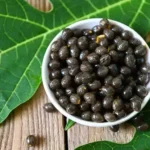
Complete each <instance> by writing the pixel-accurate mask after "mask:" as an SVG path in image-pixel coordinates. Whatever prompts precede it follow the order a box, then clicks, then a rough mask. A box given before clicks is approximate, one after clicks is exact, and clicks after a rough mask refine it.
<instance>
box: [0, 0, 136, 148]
mask: <svg viewBox="0 0 150 150" xmlns="http://www.w3.org/2000/svg"><path fill="white" fill-rule="evenodd" d="M28 2H29V3H30V4H31V5H32V6H33V7H36V8H37V9H40V10H41V11H48V10H49V9H50V5H49V3H48V0H28ZM48 101H49V100H48V98H47V96H46V94H45V92H44V89H43V86H42V85H41V86H40V87H39V90H38V91H37V92H36V94H35V95H34V97H33V98H32V99H31V100H30V101H29V102H27V103H25V104H23V105H21V106H20V107H18V108H17V109H16V110H15V111H13V112H12V113H11V115H10V116H9V117H8V119H7V120H6V121H5V122H4V123H3V124H1V125H0V150H32V149H33V150H74V148H76V147H78V146H80V145H83V144H87V143H89V142H94V141H101V140H109V141H115V142H119V143H126V142H128V141H130V140H131V139H132V136H133V134H134V133H133V132H134V131H133V128H132V127H130V126H128V125H123V126H121V129H120V131H119V132H118V133H112V132H110V130H109V129H108V128H92V127H86V126H81V125H78V124H76V125H75V126H73V127H72V128H71V129H69V130H68V131H67V132H65V131H64V126H65V122H66V119H65V118H64V117H63V116H62V115H61V114H60V113H59V112H56V113H46V112H45V111H44V110H43V105H44V104H45V103H46V102H48ZM30 134H33V135H35V136H36V137H37V140H38V141H37V142H38V145H37V146H35V147H34V148H32V147H30V148H29V147H28V146H27V144H26V137H27V136H28V135H30Z"/></svg>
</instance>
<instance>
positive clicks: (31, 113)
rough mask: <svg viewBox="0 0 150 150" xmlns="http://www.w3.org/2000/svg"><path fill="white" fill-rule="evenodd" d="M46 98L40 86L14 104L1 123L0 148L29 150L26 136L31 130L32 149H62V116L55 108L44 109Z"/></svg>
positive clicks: (2, 149) (1, 149)
mask: <svg viewBox="0 0 150 150" xmlns="http://www.w3.org/2000/svg"><path fill="white" fill-rule="evenodd" d="M47 101H48V98H47V96H46V94H45V92H44V89H43V86H40V88H39V90H38V91H37V93H36V94H35V96H34V97H33V98H32V99H31V100H30V101H29V102H27V103H25V104H23V105H21V106H20V107H19V108H17V109H16V110H15V111H14V112H13V113H12V114H11V116H10V117H9V118H8V119H7V120H6V122H4V123H3V124H1V125H0V150H28V146H27V144H26V137H27V136H28V135H30V134H33V135H35V136H36V137H37V143H38V144H37V146H35V147H34V148H33V149H34V150H65V148H64V145H65V144H64V143H65V141H64V139H65V138H64V118H63V116H62V115H61V114H60V113H58V112H56V113H47V112H45V111H44V110H43V105H44V104H45V103H46V102H47ZM31 149H32V148H31Z"/></svg>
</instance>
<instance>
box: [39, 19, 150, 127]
mask: <svg viewBox="0 0 150 150" xmlns="http://www.w3.org/2000/svg"><path fill="white" fill-rule="evenodd" d="M101 19H102V18H91V19H85V20H81V21H78V22H75V23H73V24H71V25H69V26H67V27H66V28H76V26H78V25H82V24H86V23H87V24H89V23H93V22H98V21H100V20H101ZM108 20H109V21H110V22H111V23H113V24H116V25H118V26H121V27H125V30H128V31H130V32H131V33H132V34H133V37H135V36H136V38H137V39H139V40H140V41H141V42H142V44H144V45H145V46H146V48H147V49H148V50H149V47H148V45H147V43H146V42H145V40H144V39H143V38H142V37H141V36H140V35H139V34H138V33H137V32H136V31H134V30H133V29H132V28H130V27H129V26H127V25H125V24H123V23H121V22H118V21H115V20H111V19H108ZM95 25H96V24H95ZM61 32H62V31H60V32H59V33H58V34H57V35H56V36H55V37H54V38H53V40H52V41H51V42H50V44H49V46H48V47H47V49H46V52H45V55H44V58H43V62H42V81H43V86H44V89H45V91H46V94H47V96H48V98H49V100H50V102H51V103H52V104H53V105H54V106H55V107H56V109H57V110H58V111H59V112H60V113H61V114H63V115H64V116H66V117H67V118H68V119H70V120H72V121H74V122H76V123H79V124H81V125H85V126H91V127H106V126H114V125H117V124H121V123H123V122H126V121H127V120H129V119H131V118H132V117H134V116H135V115H136V114H138V113H139V112H136V111H133V112H132V113H130V114H129V115H127V116H125V117H124V118H122V119H119V120H117V121H115V122H103V123H97V122H92V121H85V120H83V119H81V118H79V117H76V116H73V115H70V114H68V113H67V112H66V111H65V109H64V108H62V107H61V106H60V105H59V103H58V102H57V99H56V97H55V96H54V94H53V92H52V91H51V90H50V88H49V86H48V83H47V77H48V75H47V73H46V72H47V70H48V67H47V65H48V61H49V60H50V58H49V53H50V47H51V44H52V43H53V42H54V41H56V40H57V39H58V38H59V37H60V36H61ZM149 99H150V92H149V93H148V95H147V96H146V97H145V98H144V100H143V102H142V106H141V110H142V109H143V108H144V107H145V105H146V104H147V102H148V101H149Z"/></svg>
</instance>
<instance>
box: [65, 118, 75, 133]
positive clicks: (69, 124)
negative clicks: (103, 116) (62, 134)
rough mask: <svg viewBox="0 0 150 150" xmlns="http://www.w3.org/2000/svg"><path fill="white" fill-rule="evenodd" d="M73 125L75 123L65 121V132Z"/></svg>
mask: <svg viewBox="0 0 150 150" xmlns="http://www.w3.org/2000/svg"><path fill="white" fill-rule="evenodd" d="M74 124H75V122H74V121H72V120H70V119H69V120H68V121H67V124H66V126H65V131H67V130H68V129H70V128H71V127H72V126H73V125H74Z"/></svg>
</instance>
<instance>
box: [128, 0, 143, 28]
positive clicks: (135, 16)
mask: <svg viewBox="0 0 150 150" xmlns="http://www.w3.org/2000/svg"><path fill="white" fill-rule="evenodd" d="M144 3H145V0H142V2H141V4H140V6H139V9H138V11H137V12H136V13H135V15H134V17H133V19H132V20H131V22H130V24H129V26H130V27H132V25H133V23H134V21H135V19H136V18H137V17H138V15H139V13H140V11H141V9H142V7H143V5H144Z"/></svg>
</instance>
